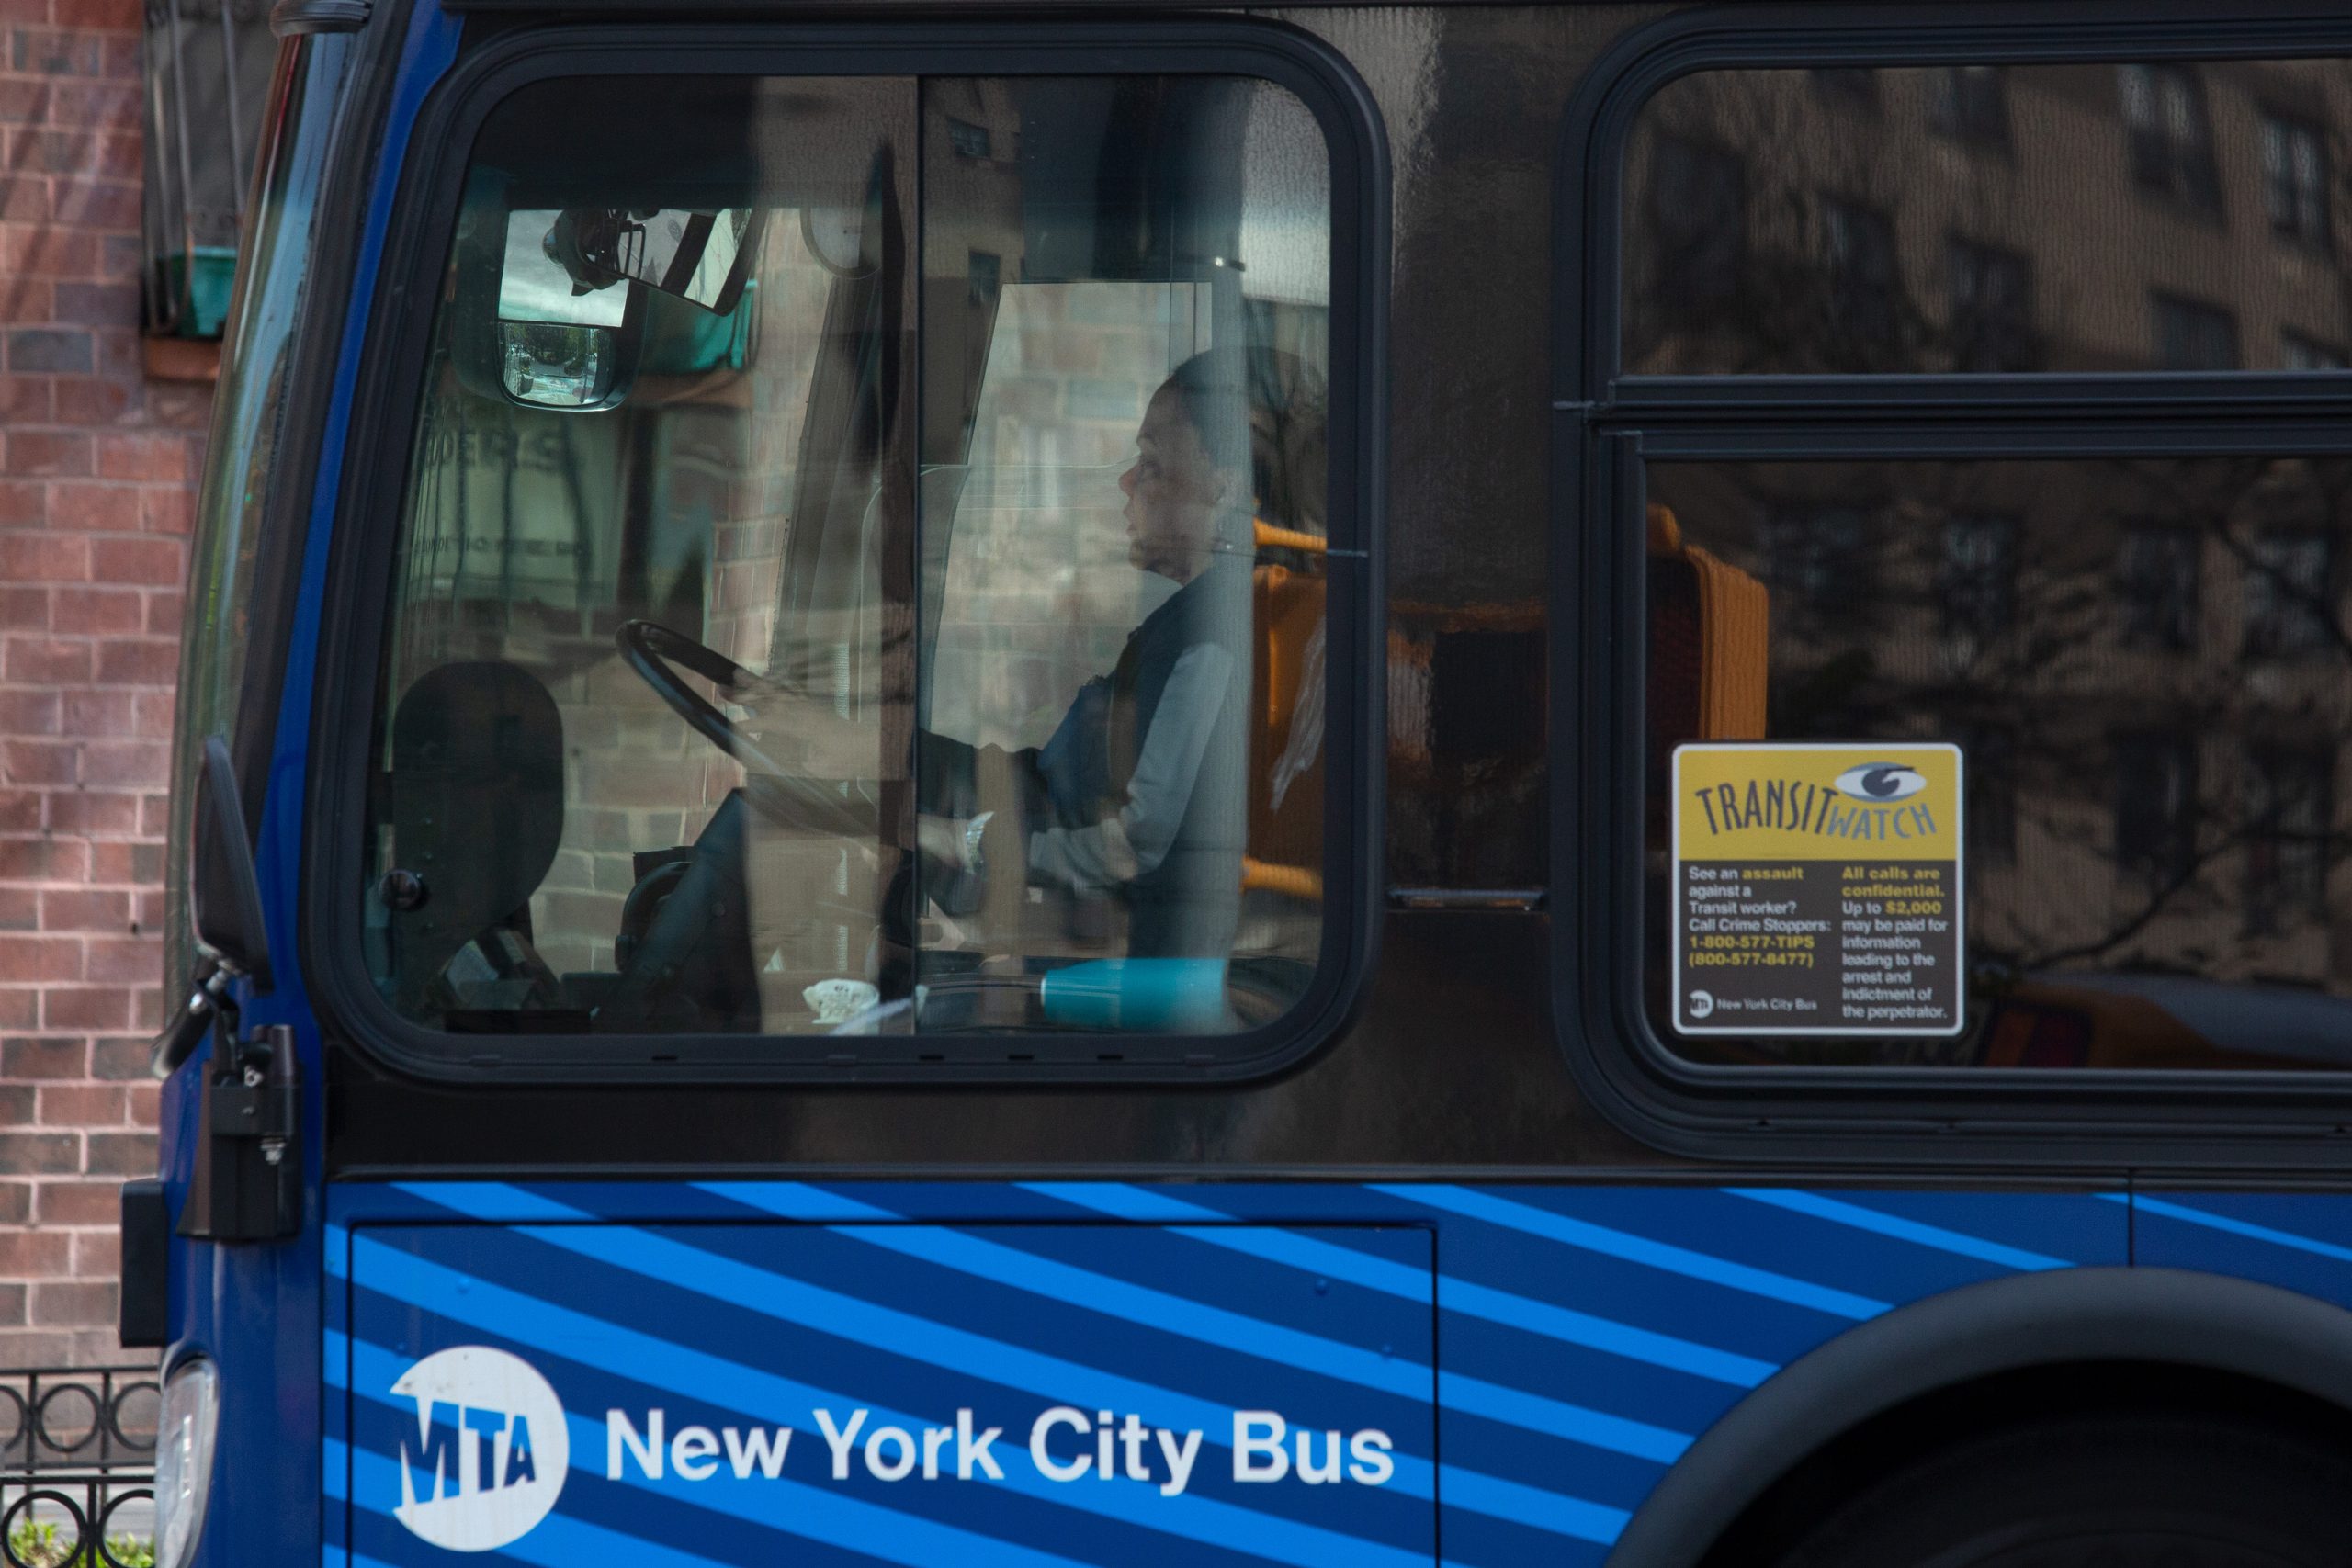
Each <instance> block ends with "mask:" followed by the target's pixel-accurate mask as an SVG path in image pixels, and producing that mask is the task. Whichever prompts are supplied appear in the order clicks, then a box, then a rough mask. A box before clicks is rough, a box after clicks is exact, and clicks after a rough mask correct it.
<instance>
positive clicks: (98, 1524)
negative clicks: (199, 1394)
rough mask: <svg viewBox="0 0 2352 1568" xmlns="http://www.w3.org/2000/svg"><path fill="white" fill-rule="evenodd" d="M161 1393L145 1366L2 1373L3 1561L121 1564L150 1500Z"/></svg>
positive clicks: (22, 1567) (55, 1567)
mask: <svg viewBox="0 0 2352 1568" xmlns="http://www.w3.org/2000/svg"><path fill="white" fill-rule="evenodd" d="M162 1402H163V1392H162V1389H161V1387H160V1386H159V1384H158V1382H157V1379H156V1375H155V1369H154V1368H153V1367H152V1366H148V1367H83V1368H62V1367H58V1368H38V1369H34V1370H31V1371H0V1560H5V1562H6V1565H7V1568H69V1565H70V1568H127V1565H126V1564H125V1563H124V1562H123V1559H122V1558H121V1557H119V1556H118V1555H117V1554H116V1551H115V1547H116V1546H117V1545H118V1544H119V1543H120V1542H121V1541H123V1540H125V1539H126V1538H128V1539H130V1540H138V1541H141V1542H142V1543H143V1542H144V1541H145V1540H147V1539H148V1537H149V1535H150V1533H151V1521H152V1519H153V1506H154V1497H155V1423H156V1419H157V1416H158V1415H159V1414H160V1412H161V1409H162Z"/></svg>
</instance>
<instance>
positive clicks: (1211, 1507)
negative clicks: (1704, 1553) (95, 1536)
mask: <svg viewBox="0 0 2352 1568" xmlns="http://www.w3.org/2000/svg"><path fill="white" fill-rule="evenodd" d="M359 1253H360V1257H361V1258H363V1259H368V1258H369V1257H370V1255H371V1254H377V1253H380V1254H381V1256H380V1258H378V1259H376V1260H374V1261H372V1262H369V1263H368V1266H367V1267H366V1268H365V1270H364V1278H365V1279H366V1280H367V1281H368V1285H369V1287H370V1288H371V1289H375V1290H378V1291H381V1292H387V1293H390V1294H393V1295H396V1296H398V1297H399V1298H400V1299H401V1300H403V1301H406V1302H409V1303H412V1304H414V1305H417V1306H421V1307H423V1308H424V1309H425V1310H426V1311H428V1312H431V1313H434V1314H437V1315H439V1316H442V1317H446V1318H448V1319H450V1320H452V1321H454V1322H458V1323H465V1324H470V1325H473V1326H475V1327H478V1328H482V1329H486V1330H488V1331H489V1332H491V1333H492V1334H497V1335H500V1336H503V1337H509V1338H513V1339H517V1340H520V1341H522V1342H524V1343H526V1344H529V1345H533V1346H537V1347H538V1348H543V1349H545V1350H547V1351H548V1353H550V1354H552V1355H557V1356H560V1357H562V1358H564V1359H566V1360H571V1361H577V1362H579V1363H581V1364H582V1365H583V1366H591V1367H611V1368H622V1367H625V1368H628V1369H630V1370H629V1371H628V1373H627V1374H626V1375H628V1376H630V1377H632V1378H637V1379H639V1380H640V1381H647V1382H654V1383H657V1384H658V1385H660V1386H662V1387H666V1388H670V1389H673V1390H674V1391H676V1392H677V1393H682V1394H684V1395H685V1396H687V1397H689V1398H693V1399H699V1400H703V1401H706V1402H707V1403H709V1404H715V1405H718V1406H719V1407H720V1408H722V1409H728V1410H738V1411H742V1412H744V1413H746V1414H750V1413H753V1412H758V1413H761V1414H762V1416H763V1419H767V1420H770V1421H778V1420H780V1419H781V1414H780V1413H782V1412H786V1411H797V1412H802V1413H803V1414H802V1415H800V1416H798V1417H797V1419H794V1420H790V1421H784V1422H783V1424H784V1425H787V1426H791V1427H795V1428H796V1429H797V1430H800V1431H803V1432H806V1433H808V1434H809V1435H810V1436H812V1437H814V1436H819V1435H820V1434H819V1433H818V1432H817V1430H816V1428H815V1427H814V1425H813V1422H812V1421H811V1419H810V1417H809V1416H807V1415H806V1414H805V1412H807V1411H809V1410H813V1409H816V1408H818V1407H820V1406H825V1407H831V1408H849V1407H852V1406H858V1407H863V1408H865V1409H866V1410H869V1411H871V1412H872V1413H873V1419H874V1422H875V1424H876V1426H885V1425H895V1426H900V1427H908V1428H910V1429H915V1428H920V1427H924V1426H935V1425H937V1424H938V1423H937V1422H936V1421H932V1420H926V1419H925V1418H923V1417H921V1416H913V1415H910V1414H908V1413H905V1412H902V1411H895V1410H888V1409H884V1408H882V1407H881V1406H878V1405H876V1404H873V1403H872V1402H870V1401H867V1400H862V1399H852V1398H850V1397H849V1396H847V1395H845V1394H841V1393H834V1392H832V1391H831V1390H827V1389H821V1388H817V1387H815V1386H813V1385H811V1384H808V1383H803V1382H797V1381H796V1380H793V1379H790V1378H785V1377H779V1376H777V1375H776V1374H775V1373H773V1372H768V1371H761V1370H760V1369H758V1368H755V1367H750V1366H745V1365H743V1364H741V1363H740V1362H735V1361H729V1360H727V1359H724V1358H722V1357H718V1356H712V1355H709V1354H707V1353H706V1352H704V1351H700V1350H696V1349H693V1348H689V1347H687V1346H684V1345H676V1344H673V1343H671V1342H670V1341H668V1340H665V1339H658V1338H655V1337H653V1336H651V1335H649V1334H643V1333H640V1332H639V1331H638V1330H636V1329H632V1328H627V1327H623V1326H622V1325H618V1324H615V1323H611V1322H609V1321H607V1320H605V1319H602V1318H596V1317H591V1316H589V1315H588V1314H584V1313H579V1312H574V1311H572V1310H571V1308H569V1307H562V1306H558V1305H556V1304H554V1303H551V1302H543V1301H540V1300H538V1299H537V1298H536V1297H532V1296H526V1295H524V1294H522V1293H521V1292H515V1291H510V1290H508V1289H506V1288H505V1287H503V1286H501V1285H494V1284H492V1283H490V1282H489V1281H487V1280H480V1279H475V1278H472V1277H470V1276H468V1275H464V1274H460V1273H458V1271H457V1270H456V1269H448V1268H445V1267H444V1266H442V1265H440V1264H437V1263H434V1262H430V1261H428V1260H426V1259H424V1258H417V1257H414V1256H413V1255H412V1254H408V1253H403V1252H399V1251H396V1250H394V1249H392V1248H390V1247H384V1246H383V1245H382V1244H381V1243H379V1242H375V1241H372V1240H370V1239H368V1238H367V1237H366V1236H365V1235H364V1234H363V1235H362V1237H361V1240H360V1244H359ZM401 1286H404V1287H406V1288H405V1289H401V1288H399V1287H401ZM364 1349H365V1348H364V1347H363V1350H364ZM389 1371H390V1377H387V1378H386V1379H385V1380H384V1385H385V1386H386V1387H387V1388H389V1387H390V1382H391V1379H392V1378H396V1377H397V1376H398V1375H399V1364H398V1363H397V1362H395V1363H394V1364H393V1365H392V1366H391V1367H390V1369H389ZM357 1381H361V1382H365V1381H366V1380H365V1379H364V1378H363V1379H359V1380H357ZM1187 1403H1188V1404H1199V1402H1187ZM1199 1407H1200V1408H1201V1409H1203V1410H1204V1411H1213V1413H1214V1416H1216V1418H1217V1419H1216V1420H1213V1421H1212V1422H1211V1423H1209V1424H1208V1425H1207V1426H1205V1427H1203V1430H1204V1433H1205V1432H1208V1431H1214V1430H1216V1428H1217V1427H1218V1426H1221V1425H1224V1424H1225V1423H1226V1422H1227V1421H1229V1419H1230V1413H1229V1412H1227V1411H1225V1410H1223V1409H1222V1408H1217V1407H1212V1406H1207V1405H1205V1404H1200V1405H1199ZM1142 1413H1143V1412H1141V1411H1138V1414H1142ZM1148 1418H1149V1419H1152V1420H1153V1421H1155V1422H1161V1423H1166V1424H1170V1425H1175V1424H1176V1423H1173V1422H1168V1421H1167V1417H1166V1416H1159V1415H1154V1416H1149V1417H1148ZM1182 1425H1183V1426H1187V1427H1190V1426H1196V1425H1200V1424H1199V1423H1197V1422H1190V1421H1187V1422H1183V1423H1182ZM602 1436H603V1434H602V1433H601V1432H600V1433H599V1434H598V1437H599V1438H602ZM1415 1472H1417V1476H1416V1478H1417V1479H1418V1482H1419V1485H1418V1486H1414V1485H1409V1484H1408V1475H1414V1473H1415ZM1433 1482H1434V1477H1433V1476H1432V1475H1431V1474H1430V1466H1429V1463H1428V1461H1425V1460H1419V1461H1414V1460H1408V1459H1407V1458H1406V1457H1405V1456H1402V1455H1399V1456H1397V1482H1396V1484H1397V1486H1398V1488H1399V1490H1403V1491H1408V1492H1410V1493H1412V1494H1413V1495H1419V1496H1430V1495H1432V1494H1433V1491H1434V1486H1433ZM987 1484H989V1485H1001V1486H1004V1487H1007V1488H1009V1489H1011V1490H1012V1491H1014V1492H1018V1493H1022V1494H1023V1495H1029V1496H1033V1497H1035V1498H1038V1499H1040V1500H1042V1501H1044V1502H1048V1503H1053V1504H1057V1505H1059V1506H1064V1507H1071V1508H1078V1509H1081V1510H1084V1511H1088V1512H1092V1513H1099V1514H1102V1515H1104V1516H1105V1517H1111V1518H1115V1519H1118V1520H1121V1521H1122V1522H1124V1523H1127V1524H1140V1525H1143V1526H1145V1527H1146V1528H1148V1529H1159V1530H1162V1531H1164V1532H1167V1533H1170V1534H1174V1535H1180V1536H1183V1537H1186V1538H1188V1539H1191V1540H1202V1541H1206V1542H1208V1543H1210V1544H1212V1545H1216V1546H1223V1547H1227V1548H1230V1549H1231V1550H1233V1551H1246V1552H1251V1553H1254V1554H1256V1555H1258V1556H1261V1557H1266V1558H1270V1559H1272V1560H1273V1561H1276V1562H1290V1563H1295V1564H1297V1565H1298V1568H1323V1565H1324V1564H1327V1563H1331V1562H1347V1563H1351V1564H1354V1563H1363V1564H1385V1565H1386V1568H1408V1564H1411V1565H1414V1568H1419V1564H1421V1563H1422V1562H1423V1561H1424V1560H1423V1559H1421V1558H1419V1557H1417V1556H1415V1555H1414V1554H1412V1553H1410V1552H1407V1551H1397V1549H1395V1548H1393V1547H1386V1546H1382V1545H1380V1544H1379V1543H1377V1542H1375V1541H1369V1540H1361V1539H1359V1538H1357V1537H1354V1536H1346V1535H1340V1534H1338V1533H1336V1532H1334V1531H1331V1530H1327V1529H1320V1528H1318V1527H1316V1526H1313V1525H1306V1524H1301V1523H1298V1522H1296V1521H1295V1520H1290V1519H1283V1518H1280V1517H1275V1516H1273V1515H1271V1514H1262V1513H1259V1512H1256V1511H1254V1510H1252V1509H1248V1508H1242V1507H1238V1506H1234V1505H1232V1504H1229V1503H1222V1502H1218V1501H1216V1500H1215V1499H1213V1498H1207V1497H1199V1496H1194V1495H1192V1494H1189V1493H1187V1494H1185V1495H1182V1496H1177V1497H1168V1498H1162V1497H1160V1496H1159V1493H1158V1492H1157V1490H1156V1489H1155V1490H1154V1491H1153V1492H1152V1503H1151V1506H1150V1507H1149V1508H1148V1510H1147V1512H1146V1513H1144V1514H1137V1513H1135V1512H1133V1511H1131V1510H1129V1509H1127V1508H1125V1507H1124V1506H1122V1503H1121V1498H1123V1497H1124V1496H1125V1495H1131V1489H1133V1488H1136V1487H1138V1486H1141V1485H1143V1484H1144V1483H1138V1482H1129V1481H1119V1482H1114V1483H1103V1484H1090V1485H1087V1486H1083V1487H1079V1486H1069V1485H1066V1484H1061V1483H1055V1482H1051V1481H1048V1480H1046V1478H1045V1477H1044V1476H1042V1475H1037V1474H1035V1472H1029V1471H1025V1470H1023V1468H1022V1467H1020V1466H1018V1465H1012V1466H1008V1467H1007V1468H1006V1470H1005V1478H1004V1480H1003V1481H1001V1482H989V1483H987ZM1449 1484H1451V1482H1450V1481H1449ZM1559 1501H1561V1502H1563V1503H1571V1504H1572V1503H1574V1501H1575V1500H1574V1499H1566V1498H1563V1499H1560V1500H1559ZM1585 1506H1591V1505H1585ZM1610 1512H1612V1513H1614V1512H1615V1510H1610ZM1624 1517H1625V1516H1623V1514H1619V1515H1618V1517H1617V1521H1616V1522H1617V1524H1618V1526H1619V1527H1620V1528H1622V1527H1623V1522H1624ZM1586 1539H1591V1538H1589V1537H1588V1538H1586ZM1611 1539H1613V1536H1612V1537H1611Z"/></svg>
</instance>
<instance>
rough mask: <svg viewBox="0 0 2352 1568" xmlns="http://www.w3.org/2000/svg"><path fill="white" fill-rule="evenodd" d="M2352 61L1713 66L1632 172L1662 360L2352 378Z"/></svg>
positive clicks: (1651, 122)
mask: <svg viewBox="0 0 2352 1568" xmlns="http://www.w3.org/2000/svg"><path fill="white" fill-rule="evenodd" d="M2347 128H2352V62H2347V61H2346V60H2343V59H2324V58H2323V59H2304V60H2230V61H2169V62H2157V63H2129V62H2126V63H2104V64H2102V63H2098V62H2079V63H2068V64H2039V65H2005V66H1989V65H1947V66H1917V67H1889V68H1885V69H1879V70H1864V69H1860V68H1846V69H1841V70H1838V71H1835V72H1822V71H1797V70H1718V71H1702V72H1699V73H1694V74H1691V75H1689V76H1685V77H1682V78H1680V79H1679V80H1677V81H1674V82H1672V83H1669V84H1668V85H1667V86H1665V87H1664V88H1662V89H1661V90H1660V91H1659V92H1658V93H1657V96H1655V97H1653V98H1652V99H1651V100H1650V101H1649V102H1648V103H1647V104H1646V105H1645V106H1644V107H1643V108H1642V111H1641V115H1640V118H1639V119H1638V120H1637V122H1636V124H1635V128H1634V135H1633V138H1632V140H1631V141H1630V143H1629V144H1628V147H1627V150H1626V159H1625V166H1624V180H1625V194H1624V214H1625V217H1624V226H1625V227H1624V232H1625V265H1624V284H1623V288H1624V298H1623V310H1624V339H1623V366H1624V368H1625V369H1626V370H1627V371H1630V372H1633V373H1635V374H1644V375H1647V374H1682V375H1753V374H1807V373H1820V372H1865V373H1876V372H1896V371H1902V372H1932V373H1952V372H1957V373H1962V374H1973V373H1985V372H2010V373H2016V372H2030V371H2071V372H2077V373H2097V372H2107V371H2118V370H2122V371H2133V370H2183V371H2220V370H2236V369H2247V370H2309V369H2341V368H2342V367H2343V355H2342V354H2341V353H2340V352H2335V351H2331V350H2329V349H2328V348H2327V347H2326V346H2325V345H2327V344H2343V343H2344V342H2346V340H2347V338H2352V313H2347V312H2352V305H2347V303H2346V301H2347V299H2352V292H2347V290H2346V272H2345V265H2346V259H2345V247H2344V246H2343V245H2342V244H2341V243H2339V242H2338V238H2337V235H2336V225H2337V223H2338V221H2339V219H2340V213H2339V211H2338V209H2337V204H2335V202H2333V201H2331V200H2330V199H2329V195H2328V193H2329V191H2330V189H2331V188H2332V185H2333V181H2334V179H2335V175H2337V174H2338V173H2340V172H2341V171H2340V170H2339V169H2337V168H2335V167H2333V166H2332V164H2334V161H2335V155H2334V154H2333V153H2332V152H2331V151H2330V149H2331V148H2333V147H2337V146H2340V145H2341V143H2342V142H2343V140H2344V138H2345V135H2346V130H2347Z"/></svg>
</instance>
